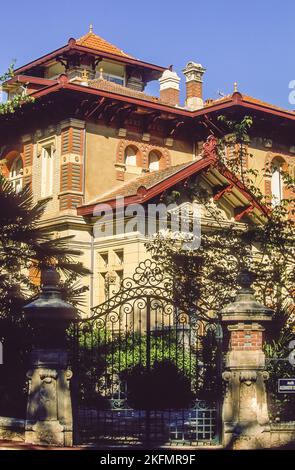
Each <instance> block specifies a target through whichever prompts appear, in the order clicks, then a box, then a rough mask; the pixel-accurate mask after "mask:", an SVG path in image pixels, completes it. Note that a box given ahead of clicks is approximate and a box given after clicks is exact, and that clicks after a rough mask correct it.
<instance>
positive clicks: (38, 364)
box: [24, 269, 77, 446]
mask: <svg viewBox="0 0 295 470" xmlns="http://www.w3.org/2000/svg"><path fill="white" fill-rule="evenodd" d="M58 281H59V276H58V274H57V272H56V271H55V270H54V269H48V270H46V271H45V272H44V273H42V292H41V294H40V296H39V297H38V298H37V299H36V300H34V301H33V302H32V303H30V304H28V305H26V306H25V308H24V312H25V317H26V318H27V320H28V322H29V324H30V325H31V327H32V328H33V331H34V336H35V339H34V344H33V345H32V352H31V364H30V370H29V371H28V373H27V377H28V379H29V393H28V402H27V417H26V427H25V441H26V442H27V443H30V444H42V445H51V446H71V445H72V443H73V417H72V403H71V394H70V380H71V378H72V371H71V370H70V369H69V366H68V355H67V347H66V329H67V328H68V326H69V324H70V323H71V321H72V320H74V319H75V318H76V315H77V313H76V309H75V308H74V307H72V306H71V305H69V304H67V303H66V302H64V301H63V300H62V299H61V293H60V289H59V288H58Z"/></svg>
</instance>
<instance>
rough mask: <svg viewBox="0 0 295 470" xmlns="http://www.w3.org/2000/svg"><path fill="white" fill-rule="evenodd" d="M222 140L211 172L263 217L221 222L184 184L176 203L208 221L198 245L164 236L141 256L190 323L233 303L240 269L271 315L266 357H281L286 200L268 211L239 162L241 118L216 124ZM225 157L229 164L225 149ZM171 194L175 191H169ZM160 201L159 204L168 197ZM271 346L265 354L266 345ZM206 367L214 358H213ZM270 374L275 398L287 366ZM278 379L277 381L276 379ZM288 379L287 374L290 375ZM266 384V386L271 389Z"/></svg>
mask: <svg viewBox="0 0 295 470" xmlns="http://www.w3.org/2000/svg"><path fill="white" fill-rule="evenodd" d="M220 122H221V124H222V126H223V133H224V134H226V137H225V138H223V139H219V141H218V144H217V166H219V165H220V166H221V167H223V168H224V167H225V166H226V168H228V169H230V171H231V172H232V173H233V174H234V175H236V176H237V177H238V178H239V179H240V180H242V181H243V183H244V185H245V186H246V187H247V188H249V191H250V192H251V193H252V195H253V196H254V197H255V198H256V199H257V200H258V201H259V202H260V203H261V204H264V207H265V211H264V213H261V215H260V217H258V218H257V219H256V223H253V222H251V221H250V219H249V220H248V223H247V224H237V223H235V222H232V221H229V220H227V221H226V220H225V217H224V213H223V211H222V209H221V208H220V207H219V206H218V203H217V204H213V203H212V199H211V197H210V195H208V192H207V191H206V189H204V188H202V187H201V186H200V184H199V180H198V179H196V180H192V181H191V182H189V183H188V184H187V185H186V187H185V188H183V187H182V188H180V187H179V192H180V193H181V195H180V196H179V197H178V202H179V203H181V202H182V201H186V200H188V199H189V200H191V201H194V202H196V203H198V204H199V205H201V206H203V207H204V210H205V212H206V213H207V214H208V215H207V217H208V220H209V219H210V220H211V222H209V224H210V225H209V226H204V227H202V237H201V246H200V247H199V248H198V249H196V250H187V249H184V247H183V243H184V242H183V241H180V240H179V239H176V238H175V237H174V236H173V234H172V233H171V232H169V231H168V232H166V233H158V234H157V235H156V236H155V237H154V238H153V240H152V241H151V242H148V243H147V245H146V246H147V249H148V251H149V252H150V253H151V255H152V257H153V258H154V259H155V260H156V261H157V262H158V263H159V265H160V266H161V267H162V268H163V270H164V271H165V272H166V273H167V274H168V275H170V276H171V278H172V279H173V280H174V286H175V287H174V289H175V296H176V298H177V299H178V302H179V304H180V306H181V308H183V310H184V311H187V312H191V315H192V317H199V318H200V317H202V316H210V317H218V316H219V312H220V311H221V309H222V308H223V307H224V306H225V305H226V304H228V303H229V302H231V301H232V300H233V299H234V296H235V294H236V291H237V288H238V286H237V279H238V277H239V274H240V273H241V271H243V270H244V269H247V270H248V271H250V272H252V273H253V274H254V278H255V282H254V284H253V287H254V288H255V291H256V297H257V299H258V300H259V301H261V302H262V303H263V304H265V305H266V306H268V307H270V308H272V309H273V310H274V322H273V326H272V328H271V331H270V332H269V335H268V338H267V354H268V355H271V354H272V352H271V351H273V349H272V348H274V350H279V349H281V350H282V354H285V351H286V347H287V346H286V344H285V343H284V346H282V344H280V343H278V341H280V339H279V338H280V336H279V335H278V334H281V333H282V334H283V337H284V338H287V337H288V338H293V337H294V333H293V327H294V319H295V317H294V315H295V311H294V303H293V299H294V281H295V270H294V235H295V233H294V222H293V221H292V220H291V219H290V218H289V217H288V214H290V211H291V210H292V209H291V204H292V201H291V200H290V199H284V200H283V201H281V203H280V204H277V205H276V206H274V207H273V206H272V203H271V201H270V200H269V199H267V198H266V197H265V196H264V195H263V194H262V192H261V190H260V189H259V181H258V173H257V171H256V170H255V169H254V170H253V169H252V170H251V169H250V170H247V169H246V168H245V165H244V161H245V158H247V159H251V158H252V155H251V154H249V142H250V130H251V126H252V118H251V117H248V116H245V117H244V119H242V121H240V122H236V121H227V120H226V119H225V118H224V117H222V118H221V119H220ZM228 146H231V148H232V150H233V152H232V154H231V156H230V158H229V156H228V154H227V147H228ZM284 184H285V187H288V188H292V187H294V179H292V177H291V176H290V175H286V178H285V179H284ZM176 189H178V188H176ZM172 196H173V195H172V194H169V193H168V194H167V196H166V197H167V198H169V197H172ZM270 345H272V348H271V346H270ZM213 360H214V359H213ZM268 368H269V370H270V372H271V377H272V379H271V381H270V385H269V387H270V389H271V388H272V390H273V392H274V393H275V384H276V380H277V378H280V377H284V376H287V377H288V376H289V375H288V374H289V373H291V372H290V365H289V364H288V362H286V361H285V362H283V361H281V362H280V363H279V364H277V365H276V366H275V365H274V361H273V362H269V363H268ZM284 374H285V375H284ZM293 375H294V370H293ZM271 384H272V385H271ZM293 419H294V416H293Z"/></svg>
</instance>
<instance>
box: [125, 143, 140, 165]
mask: <svg viewBox="0 0 295 470" xmlns="http://www.w3.org/2000/svg"><path fill="white" fill-rule="evenodd" d="M138 153H139V150H138V148H137V147H136V146H135V145H127V146H126V147H125V150H124V163H125V165H127V166H138V163H139V162H138Z"/></svg>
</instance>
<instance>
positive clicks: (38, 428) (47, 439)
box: [25, 349, 73, 447]
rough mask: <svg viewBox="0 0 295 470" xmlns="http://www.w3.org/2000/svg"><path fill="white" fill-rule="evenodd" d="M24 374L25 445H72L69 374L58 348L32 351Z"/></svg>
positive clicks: (69, 371)
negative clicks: (25, 374)
mask: <svg viewBox="0 0 295 470" xmlns="http://www.w3.org/2000/svg"><path fill="white" fill-rule="evenodd" d="M31 364H32V368H31V370H30V371H29V372H28V374H27V376H28V378H29V396H28V406H27V420H26V428H25V442H27V443H30V444H39V445H50V446H67V447H68V446H72V445H73V418H72V407H71V395H70V379H71V377H72V372H71V370H70V369H69V368H68V358H67V353H66V352H65V351H63V350H61V349H55V350H46V349H35V350H33V352H32V356H31Z"/></svg>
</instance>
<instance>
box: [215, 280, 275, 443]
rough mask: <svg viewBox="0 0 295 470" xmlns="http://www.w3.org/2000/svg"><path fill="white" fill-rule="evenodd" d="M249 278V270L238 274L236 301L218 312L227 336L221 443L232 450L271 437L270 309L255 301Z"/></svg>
mask: <svg viewBox="0 0 295 470" xmlns="http://www.w3.org/2000/svg"><path fill="white" fill-rule="evenodd" d="M251 281H252V279H251V275H250V273H243V274H242V275H241V279H240V284H241V289H240V290H239V292H238V293H237V296H236V299H235V301H234V302H233V303H231V304H229V305H228V306H227V307H225V308H224V309H223V310H222V312H221V314H222V322H223V324H225V325H227V330H228V336H229V344H228V353H227V355H226V364H225V372H223V379H224V381H225V382H226V393H225V397H224V402H223V412H222V421H223V444H224V446H225V447H228V448H235V449H254V448H263V447H268V441H269V438H270V433H269V415H268V408H267V395H266V389H265V381H266V380H267V379H268V372H266V371H265V370H264V368H265V355H264V353H263V350H262V347H263V333H264V331H265V328H264V325H265V324H266V323H267V322H270V321H271V320H272V315H273V311H272V310H270V309H268V308H266V307H265V306H264V305H261V304H260V303H258V302H257V301H256V300H255V297H254V290H253V289H252V288H251Z"/></svg>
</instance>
